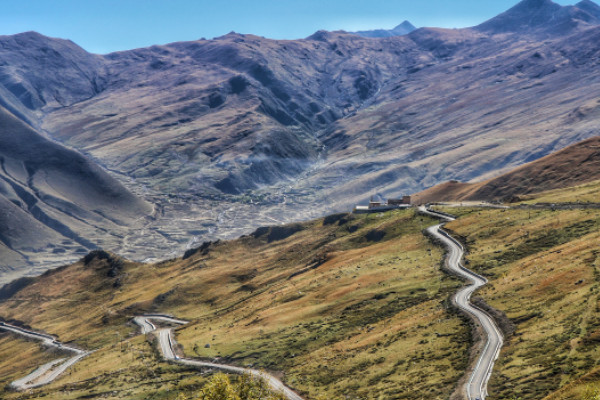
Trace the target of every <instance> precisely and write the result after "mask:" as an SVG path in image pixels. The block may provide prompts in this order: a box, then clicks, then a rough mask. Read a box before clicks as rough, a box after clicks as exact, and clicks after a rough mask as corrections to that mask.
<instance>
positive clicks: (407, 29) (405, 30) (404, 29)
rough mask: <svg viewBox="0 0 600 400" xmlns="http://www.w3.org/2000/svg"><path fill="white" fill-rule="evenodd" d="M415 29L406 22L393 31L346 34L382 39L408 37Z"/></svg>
mask: <svg viewBox="0 0 600 400" xmlns="http://www.w3.org/2000/svg"><path fill="white" fill-rule="evenodd" d="M416 29H417V28H416V27H415V26H414V25H413V24H411V23H410V22H408V21H404V22H402V23H401V24H400V25H397V26H396V27H395V28H393V29H373V30H370V31H357V32H348V33H352V34H354V35H358V36H362V37H369V38H384V37H392V36H402V35H408V34H409V33H411V32H412V31H414V30H416Z"/></svg>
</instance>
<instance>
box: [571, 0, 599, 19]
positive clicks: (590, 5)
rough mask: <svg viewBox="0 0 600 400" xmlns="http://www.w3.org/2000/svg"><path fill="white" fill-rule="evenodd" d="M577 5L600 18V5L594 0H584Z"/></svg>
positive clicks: (576, 5)
mask: <svg viewBox="0 0 600 400" xmlns="http://www.w3.org/2000/svg"><path fill="white" fill-rule="evenodd" d="M575 7H577V8H579V9H581V10H583V11H586V12H588V13H589V14H591V15H593V16H594V17H596V18H598V19H600V6H599V5H598V4H596V3H594V2H593V1H592V0H583V1H580V2H579V3H577V4H575Z"/></svg>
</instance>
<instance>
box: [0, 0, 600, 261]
mask: <svg viewBox="0 0 600 400" xmlns="http://www.w3.org/2000/svg"><path fill="white" fill-rule="evenodd" d="M597 15H598V6H596V5H595V4H594V3H592V2H591V1H586V2H582V3H579V4H578V5H577V6H567V7H561V6H559V5H557V4H554V3H552V2H550V1H543V0H525V1H523V2H522V3H520V4H519V5H517V6H516V7H514V8H512V9H511V10H509V11H507V12H506V13H504V14H501V15H500V16H498V17H497V18H494V19H492V20H490V21H488V22H486V23H484V24H482V25H480V26H478V27H475V28H472V29H452V30H450V29H435V28H422V29H417V30H415V31H413V32H411V33H409V34H407V35H403V36H394V37H385V38H364V37H361V36H357V35H353V34H347V33H340V32H333V33H332V32H325V31H319V32H317V33H315V34H314V35H311V36H310V37H308V38H306V39H303V40H293V41H290V40H281V41H279V40H270V39H265V38H261V37H257V36H252V35H239V34H235V33H232V34H229V35H225V36H223V37H220V38H217V39H215V40H199V41H193V42H181V43H172V44H168V45H163V46H152V47H149V48H143V49H135V50H130V51H123V52H118V53H113V54H108V55H105V56H98V55H93V54H88V53H87V52H85V51H84V50H83V49H81V48H79V47H78V46H76V45H75V44H73V43H72V42H69V41H65V40H59V39H52V38H47V37H44V36H42V35H39V34H35V33H25V34H21V35H15V36H4V37H0V59H2V63H0V101H1V102H2V104H4V105H5V106H6V107H7V108H9V109H10V110H11V111H13V112H14V114H15V115H17V116H19V117H20V118H21V119H23V120H24V121H28V122H29V123H30V124H31V125H32V126H33V127H34V128H35V129H38V130H39V131H40V132H44V133H46V134H48V135H50V136H51V137H52V138H54V139H56V140H58V141H60V142H62V143H64V144H65V145H67V146H70V147H73V148H76V149H78V150H79V151H81V152H83V153H84V154H86V155H88V156H90V157H91V159H94V160H96V161H98V162H99V163H101V164H102V165H103V166H105V167H106V168H107V169H108V170H110V171H111V173H112V174H113V176H114V177H116V178H117V179H119V180H120V181H121V182H122V183H123V184H125V185H126V186H127V187H128V188H129V189H130V190H131V191H133V192H134V193H137V194H140V195H143V196H144V197H145V199H147V200H148V201H151V202H152V203H153V204H154V206H155V214H154V216H155V219H154V220H151V221H150V222H149V223H150V225H147V226H146V228H145V229H137V230H135V232H133V233H131V235H130V236H127V235H126V234H125V233H123V232H121V233H119V234H120V235H122V236H123V237H124V238H126V240H125V239H124V240H122V241H121V243H120V245H121V247H120V248H119V252H123V251H124V249H125V250H126V249H129V251H131V252H134V251H139V249H140V248H146V249H147V253H136V254H135V256H131V253H130V257H134V258H138V259H139V258H140V257H146V256H156V255H157V254H160V253H161V252H162V253H163V256H167V255H168V254H167V253H170V252H175V253H177V252H179V253H180V252H182V251H183V250H184V249H185V248H186V247H189V246H192V245H193V244H194V243H196V241H201V240H205V239H213V238H217V237H230V236H235V235H239V234H242V233H246V232H249V231H251V230H252V229H253V228H255V227H256V226H260V225H267V224H272V223H273V222H274V221H275V222H281V221H290V220H298V219H305V218H309V217H311V216H317V215H319V214H323V213H325V212H329V211H337V210H347V209H349V208H350V206H351V205H352V204H353V203H355V202H359V201H364V200H367V199H368V198H369V196H370V195H371V194H374V193H382V194H383V195H384V196H388V197H395V196H399V195H402V194H406V193H414V192H417V191H419V190H422V189H423V188H425V187H429V186H432V185H434V184H436V183H439V182H443V181H446V180H449V179H459V180H464V181H468V180H472V179H476V178H477V179H483V178H489V177H491V176H493V175H496V174H499V173H500V172H502V171H503V170H508V169H511V168H514V167H516V166H518V165H521V164H523V163H525V162H529V161H533V160H535V159H538V158H540V157H543V156H545V155H547V154H549V153H551V152H553V151H556V150H559V149H561V148H564V147H566V146H568V145H570V144H572V143H575V142H578V141H581V140H583V139H586V138H589V137H591V136H595V135H597V132H598V129H599V128H600V119H598V118H597V116H598V115H600V114H598V113H600V111H599V110H600V108H599V107H600V106H599V104H598V102H597V93H599V92H600V69H598V67H597V60H598V59H599V58H600V26H598V17H597ZM540 35H542V36H543V37H544V40H540ZM578 110H579V111H578ZM581 110H584V111H581ZM65 198H67V199H68V196H65ZM111 229H112V228H111ZM111 229H108V228H107V229H106V230H105V231H101V230H99V231H96V232H88V233H87V234H86V235H85V239H86V240H89V241H90V242H93V243H97V241H98V240H99V238H101V237H103V235H104V236H106V237H110V236H111V235H112V230H111ZM82 237H83V236H82ZM152 246H154V247H152ZM151 247H152V248H151ZM135 249H138V250H135ZM109 250H113V248H109ZM122 250H123V251H122Z"/></svg>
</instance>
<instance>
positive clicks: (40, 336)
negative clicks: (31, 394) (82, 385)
mask: <svg viewBox="0 0 600 400" xmlns="http://www.w3.org/2000/svg"><path fill="white" fill-rule="evenodd" d="M0 329H1V330H4V331H8V332H12V333H14V334H16V335H19V336H23V337H25V338H27V339H33V340H39V341H41V342H42V344H43V345H44V346H46V347H54V348H56V349H59V350H62V351H66V352H69V353H73V354H74V355H73V356H72V357H70V358H61V359H58V360H53V361H50V362H49V363H46V364H44V365H42V366H40V367H38V368H37V369H36V370H35V371H33V372H32V373H30V374H29V375H27V376H25V377H23V378H21V379H18V380H16V381H14V382H12V383H11V384H10V386H11V387H13V388H14V389H16V390H27V389H33V388H36V387H40V386H43V385H47V384H49V383H50V382H52V381H54V380H55V379H56V378H58V377H59V376H60V375H61V374H62V373H63V372H65V371H66V370H67V369H68V368H69V367H71V366H72V365H74V364H76V363H77V362H78V361H79V360H81V359H82V358H84V357H85V356H87V355H88V354H90V352H89V351H85V350H81V349H78V348H76V347H73V346H69V345H66V344H63V343H61V342H59V341H57V340H56V338H54V337H53V336H50V335H46V334H44V333H39V332H35V331H32V330H29V329H24V328H21V327H18V326H14V325H11V324H7V323H4V322H0Z"/></svg>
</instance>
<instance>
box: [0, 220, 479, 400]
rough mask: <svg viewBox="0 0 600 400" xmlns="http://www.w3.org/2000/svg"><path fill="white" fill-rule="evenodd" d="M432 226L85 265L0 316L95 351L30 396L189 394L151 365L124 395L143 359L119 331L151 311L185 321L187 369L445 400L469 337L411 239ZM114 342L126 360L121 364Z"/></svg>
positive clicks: (100, 257)
mask: <svg viewBox="0 0 600 400" xmlns="http://www.w3.org/2000/svg"><path fill="white" fill-rule="evenodd" d="M433 222H434V221H433V220H430V219H428V218H426V217H421V216H417V215H415V214H414V212H413V211H412V210H409V211H401V212H391V213H386V214H384V215H361V216H352V215H338V216H334V217H329V218H326V219H325V220H323V219H321V220H317V221H312V222H308V223H304V224H301V225H292V226H283V227H281V226H279V227H273V228H268V229H261V230H258V231H257V232H256V234H254V235H251V236H246V237H242V238H240V239H238V240H234V241H228V242H220V243H216V244H215V243H213V244H211V245H207V246H203V247H202V248H201V249H200V250H198V251H197V252H196V253H195V254H191V255H190V256H189V257H188V258H186V259H183V260H182V259H176V260H171V261H167V262H162V263H158V264H148V265H146V264H138V263H130V262H127V261H124V260H120V259H119V258H117V257H115V256H110V255H107V254H102V253H96V254H95V255H94V256H93V257H90V258H89V259H88V260H87V261H88V262H85V261H82V262H79V263H77V264H74V265H72V266H69V267H65V268H62V269H59V270H56V271H54V272H51V273H47V274H46V275H45V276H43V277H40V278H39V279H37V280H36V281H35V282H34V283H33V284H31V285H30V286H28V287H26V288H24V289H22V290H21V291H20V292H18V293H16V294H15V295H14V296H13V297H12V298H11V299H9V300H6V301H3V302H0V316H2V317H4V318H7V319H11V318H14V319H18V320H23V321H24V322H26V323H27V324H29V325H31V326H33V327H36V328H38V329H44V330H46V331H48V332H51V333H53V334H57V335H58V336H59V338H60V339H61V340H63V341H71V340H74V341H75V342H76V343H78V344H80V345H82V346H85V347H86V348H90V349H93V348H98V349H100V350H99V351H98V352H95V353H93V354H92V355H90V357H89V358H87V359H86V360H85V361H83V363H82V364H81V368H78V369H77V371H75V372H74V373H73V374H72V375H69V376H65V377H63V378H62V379H61V380H59V381H58V382H56V383H54V384H53V385H51V386H49V387H47V388H44V389H43V390H41V391H38V392H36V393H37V394H38V395H40V396H41V395H42V394H49V395H51V396H52V395H55V394H56V393H57V392H58V391H59V390H64V389H65V388H66V387H68V388H69V396H70V397H69V398H77V396H81V395H83V394H86V395H88V394H89V393H96V394H98V393H101V392H102V391H103V390H108V389H107V387H108V388H110V387H111V386H112V387H118V386H119V385H121V383H122V382H125V383H127V385H126V387H127V389H123V391H121V392H119V393H118V395H117V394H108V395H107V396H108V397H107V398H117V397H118V396H121V397H123V396H126V398H136V396H139V398H144V394H146V395H148V394H149V393H153V391H155V390H158V389H159V388H160V389H161V390H166V388H167V387H168V388H170V393H171V395H172V396H176V394H177V392H178V391H182V393H184V392H186V390H187V389H186V388H182V387H179V386H178V385H177V384H176V383H174V382H173V381H169V382H167V380H169V379H171V378H169V376H171V377H172V375H168V374H167V375H164V379H163V378H162V375H161V374H162V373H161V372H160V371H159V369H160V368H159V367H160V364H158V365H157V364H156V362H155V361H152V362H151V363H150V364H151V365H149V366H148V372H147V373H146V374H142V375H143V379H142V381H141V383H140V384H139V385H138V386H137V387H133V386H132V385H131V384H130V383H131V381H136V379H137V376H139V375H140V374H141V373H142V372H143V368H142V367H143V365H144V364H143V362H142V360H141V359H138V357H137V356H136V354H137V352H138V351H141V352H146V353H147V352H148V348H147V347H145V345H144V343H142V341H139V340H138V339H130V335H135V332H136V328H135V327H133V326H131V325H128V324H127V321H128V320H129V318H130V317H132V316H133V315H136V314H137V313H141V312H146V311H161V312H168V313H172V314H175V315H177V316H180V317H181V318H186V319H189V320H190V321H191V322H190V324H189V325H186V326H184V327H181V328H179V329H178V330H177V338H178V341H179V342H180V343H181V344H182V346H183V352H184V353H185V354H186V355H187V356H194V357H205V358H209V359H213V358H215V357H219V358H221V359H224V360H227V361H228V362H230V363H234V364H238V365H248V364H252V365H254V366H255V367H257V368H266V369H270V370H275V371H282V372H284V373H285V376H284V379H285V381H286V382H287V383H288V384H290V385H291V386H293V387H294V388H296V389H298V390H300V391H302V392H303V393H306V394H308V396H307V397H308V398H315V397H317V396H318V395H321V394H322V395H325V396H326V397H327V398H342V397H344V396H346V395H348V396H358V397H360V398H376V397H377V396H380V395H384V396H385V397H386V398H396V399H404V398H406V399H411V398H416V397H418V398H421V397H428V398H435V399H438V398H439V399H442V398H445V397H446V395H447V393H451V392H452V391H453V389H454V386H455V385H456V382H457V381H458V379H459V377H460V376H461V375H462V373H463V371H464V368H465V367H466V365H465V364H466V355H467V351H468V348H469V339H468V338H469V333H468V327H467V326H465V325H463V324H462V323H461V320H460V319H459V318H457V317H456V316H455V315H452V314H450V313H448V311H447V310H446V306H445V304H446V303H445V301H446V299H447V298H448V296H449V295H450V293H452V292H454V291H455V290H456V287H457V285H458V284H459V283H458V282H457V281H456V280H454V279H452V278H449V277H447V276H445V275H444V274H443V273H442V272H441V271H440V270H439V261H440V259H441V257H442V254H441V251H440V250H439V249H437V248H435V247H434V246H433V245H431V244H430V243H429V241H428V240H427V239H425V238H424V237H423V235H422V234H421V229H422V228H424V227H426V226H427V225H428V224H431V223H433ZM117 333H118V334H117ZM119 338H122V339H125V340H127V341H128V342H130V343H131V345H132V346H133V347H134V348H135V349H137V350H134V352H133V353H134V354H133V355H132V354H131V352H129V351H128V350H124V353H121V351H120V347H119V346H118V345H117V344H118V341H119ZM207 344H209V345H210V347H206V345H207ZM115 346H116V348H115ZM125 347H126V348H127V347H128V345H125ZM1 356H2V354H0V358H1ZM132 359H133V360H135V367H131V368H130V367H129V366H128V365H129V364H128V363H129V361H131V360H132ZM146 360H147V361H148V362H150V361H151V360H150V361H149V360H148V357H147V356H146ZM163 365H164V364H163ZM120 369H123V371H120ZM117 371H118V373H117ZM168 371H171V372H172V368H170V369H169V370H168ZM171 372H169V374H170V373H171ZM155 374H158V378H156V379H155V378H152V376H154V375H155ZM98 375H100V378H98V377H97V376H98ZM146 375H148V376H146ZM102 377H104V378H102ZM151 378H152V379H151ZM160 382H162V383H160ZM2 383H6V382H2ZM188 383H190V384H193V382H189V381H188ZM66 385H67V386H66ZM165 393H166V392H165ZM0 396H2V397H3V398H5V397H6V398H12V397H18V396H17V395H13V394H9V393H0ZM111 396H113V397H111ZM164 398H175V397H164Z"/></svg>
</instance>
